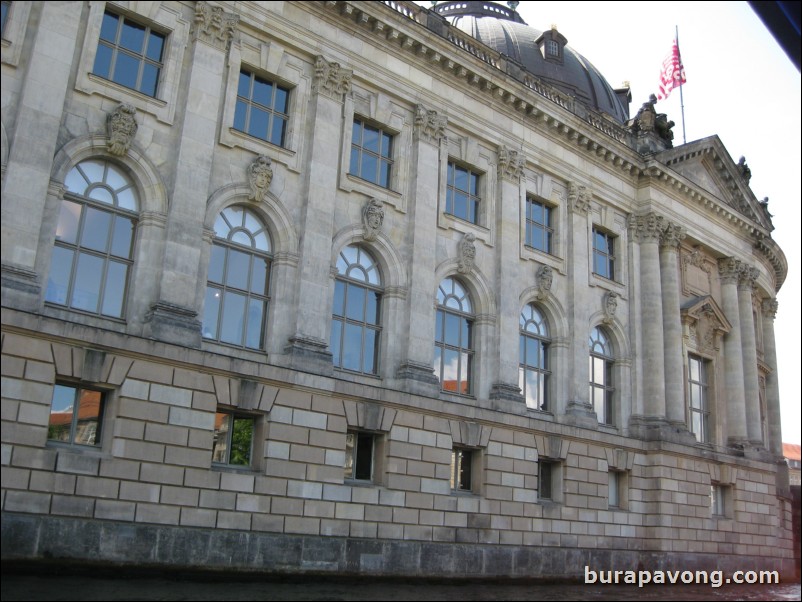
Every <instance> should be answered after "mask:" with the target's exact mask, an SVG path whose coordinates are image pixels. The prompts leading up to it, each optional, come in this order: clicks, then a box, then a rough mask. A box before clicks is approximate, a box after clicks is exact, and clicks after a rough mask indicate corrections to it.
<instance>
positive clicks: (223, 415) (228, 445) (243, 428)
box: [212, 411, 256, 466]
mask: <svg viewBox="0 0 802 602" xmlns="http://www.w3.org/2000/svg"><path fill="white" fill-rule="evenodd" d="M255 423H256V419H255V418H254V417H253V416H247V415H242V414H235V413H232V412H228V411H218V412H217V413H216V414H215V416H214V444H213V451H212V464H218V465H225V466H250V465H251V458H252V455H253V438H254V437H253V435H254V426H255Z"/></svg>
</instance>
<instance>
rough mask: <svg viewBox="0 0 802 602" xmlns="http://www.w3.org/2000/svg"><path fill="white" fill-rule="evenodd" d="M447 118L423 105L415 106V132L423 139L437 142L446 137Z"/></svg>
mask: <svg viewBox="0 0 802 602" xmlns="http://www.w3.org/2000/svg"><path fill="white" fill-rule="evenodd" d="M447 124H448V119H447V118H446V117H444V116H442V115H438V114H437V111H429V110H427V109H426V107H424V106H423V105H418V106H416V107H415V133H416V134H417V135H418V136H419V137H420V138H423V139H424V140H428V141H429V142H436V143H439V142H440V140H442V139H444V138H445V137H446V125H447Z"/></svg>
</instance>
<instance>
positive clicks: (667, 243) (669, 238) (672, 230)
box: [660, 224, 685, 251]
mask: <svg viewBox="0 0 802 602" xmlns="http://www.w3.org/2000/svg"><path fill="white" fill-rule="evenodd" d="M684 238H685V228H683V227H682V226H678V225H676V224H668V226H666V229H665V230H663V233H662V234H661V235H660V244H661V245H662V246H663V248H665V249H670V250H672V251H676V250H678V249H679V244H680V243H681V242H682V241H683V239H684Z"/></svg>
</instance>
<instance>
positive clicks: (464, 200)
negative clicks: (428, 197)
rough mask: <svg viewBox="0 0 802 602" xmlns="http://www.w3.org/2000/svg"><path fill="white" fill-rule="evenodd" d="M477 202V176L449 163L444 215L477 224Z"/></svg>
mask: <svg viewBox="0 0 802 602" xmlns="http://www.w3.org/2000/svg"><path fill="white" fill-rule="evenodd" d="M479 200H480V199H479V174H477V173H474V172H472V171H471V170H469V169H467V168H465V167H460V166H459V165H457V164H455V163H452V162H451V161H449V162H448V182H447V184H446V213H450V214H451V215H453V216H454V217H458V218H460V219H464V220H465V221H468V222H471V223H472V224H478V223H479V221H478V219H479V218H478V214H479Z"/></svg>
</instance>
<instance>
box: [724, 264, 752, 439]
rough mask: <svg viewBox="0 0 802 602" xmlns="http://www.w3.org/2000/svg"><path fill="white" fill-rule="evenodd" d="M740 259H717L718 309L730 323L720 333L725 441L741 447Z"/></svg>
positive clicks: (743, 422) (743, 421) (744, 430)
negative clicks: (719, 306)
mask: <svg viewBox="0 0 802 602" xmlns="http://www.w3.org/2000/svg"><path fill="white" fill-rule="evenodd" d="M741 265H742V264H741V261H740V260H738V259H736V258H735V257H726V258H724V259H720V260H719V262H718V273H719V278H720V280H721V301H722V309H723V310H724V314H725V315H726V316H727V319H728V320H729V321H730V324H731V325H732V329H731V330H730V332H729V333H727V334H726V335H724V387H725V395H724V396H723V399H724V402H725V403H724V405H725V407H726V408H727V410H726V411H727V428H728V433H727V442H728V444H729V445H733V446H743V445H744V444H746V443H747V441H748V433H747V427H746V407H745V405H744V377H743V366H744V362H743V348H742V345H741V331H742V329H741V318H740V309H739V305H738V280H739V278H740V274H741Z"/></svg>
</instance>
